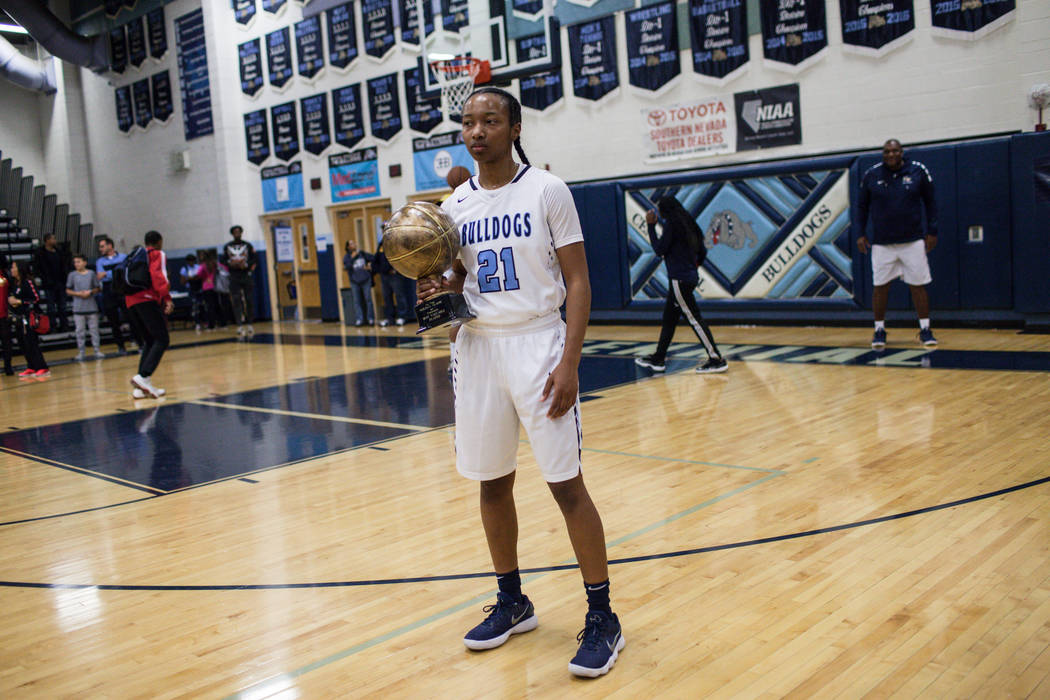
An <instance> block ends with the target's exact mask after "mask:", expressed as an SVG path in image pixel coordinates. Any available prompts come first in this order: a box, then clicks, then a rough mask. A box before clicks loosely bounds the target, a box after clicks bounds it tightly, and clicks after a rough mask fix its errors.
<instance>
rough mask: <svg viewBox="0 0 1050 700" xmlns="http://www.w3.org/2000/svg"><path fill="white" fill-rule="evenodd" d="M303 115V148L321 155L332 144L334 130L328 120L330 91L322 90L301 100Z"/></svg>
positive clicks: (313, 153)
mask: <svg viewBox="0 0 1050 700" xmlns="http://www.w3.org/2000/svg"><path fill="white" fill-rule="evenodd" d="M299 108H300V110H301V112H302V117H303V150H305V151H306V152H307V153H310V154H312V155H315V156H319V155H321V154H322V153H323V152H324V150H325V149H326V148H328V147H329V146H330V145H332V131H331V129H330V128H329V121H328V93H327V92H322V93H320V94H318V95H311V96H309V97H304V98H302V99H300V100H299Z"/></svg>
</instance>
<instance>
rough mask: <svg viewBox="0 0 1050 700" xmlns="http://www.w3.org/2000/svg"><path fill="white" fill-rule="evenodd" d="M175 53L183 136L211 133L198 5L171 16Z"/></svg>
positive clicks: (209, 93) (201, 17) (206, 67)
mask: <svg viewBox="0 0 1050 700" xmlns="http://www.w3.org/2000/svg"><path fill="white" fill-rule="evenodd" d="M175 56H176V61H177V63H178V66H179V92H180V93H181V94H182V129H183V132H184V133H185V135H186V140H187V141H189V140H191V139H195V138H198V137H200V136H207V135H208V134H211V133H214V132H215V122H214V120H213V119H212V113H211V85H210V83H209V80H208V47H207V45H206V44H205V42H204V12H203V10H201V9H200V8H197V9H196V10H194V11H193V12H187V13H186V14H184V15H182V16H181V17H176V18H175Z"/></svg>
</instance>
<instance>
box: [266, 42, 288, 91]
mask: <svg viewBox="0 0 1050 700" xmlns="http://www.w3.org/2000/svg"><path fill="white" fill-rule="evenodd" d="M289 43H290V40H289V33H288V27H281V28H280V29H278V30H276V31H272V32H270V33H269V34H267V35H266V65H267V68H268V69H269V72H270V85H271V86H273V87H275V88H283V87H284V86H285V85H287V84H288V81H289V80H291V79H292V49H291V46H290V45H289Z"/></svg>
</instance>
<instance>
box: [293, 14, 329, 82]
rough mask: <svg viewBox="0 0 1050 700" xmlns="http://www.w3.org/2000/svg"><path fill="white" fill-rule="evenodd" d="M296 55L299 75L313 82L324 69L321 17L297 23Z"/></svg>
mask: <svg viewBox="0 0 1050 700" xmlns="http://www.w3.org/2000/svg"><path fill="white" fill-rule="evenodd" d="M295 55H296V58H297V59H298V62H299V75H301V76H303V77H304V78H306V79H307V80H313V79H314V78H315V77H316V76H317V74H318V73H320V72H321V70H322V69H323V68H324V44H323V41H322V39H321V17H320V16H319V15H314V16H313V17H307V18H306V19H304V20H303V21H301V22H296V23H295Z"/></svg>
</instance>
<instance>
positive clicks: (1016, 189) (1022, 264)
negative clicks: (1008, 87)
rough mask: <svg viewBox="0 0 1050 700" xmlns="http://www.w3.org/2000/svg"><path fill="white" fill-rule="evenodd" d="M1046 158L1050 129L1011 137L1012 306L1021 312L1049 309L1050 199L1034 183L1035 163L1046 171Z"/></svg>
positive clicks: (1047, 164) (1049, 163)
mask: <svg viewBox="0 0 1050 700" xmlns="http://www.w3.org/2000/svg"><path fill="white" fill-rule="evenodd" d="M1048 159H1050V132H1043V133H1041V134H1035V133H1033V134H1019V135H1018V136H1014V137H1012V138H1011V139H1010V172H1011V177H1010V181H1011V183H1012V187H1011V194H1012V196H1013V224H1014V229H1013V240H1014V249H1013V273H1014V274H1013V278H1014V306H1015V308H1016V310H1017V311H1019V312H1021V313H1036V314H1047V313H1050V201H1047V200H1045V199H1042V198H1040V197H1037V196H1036V186H1035V173H1036V166H1037V164H1038V166H1039V169H1040V172H1043V173H1044V174H1045V172H1046V169H1047V168H1048V167H1050V162H1048Z"/></svg>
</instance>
